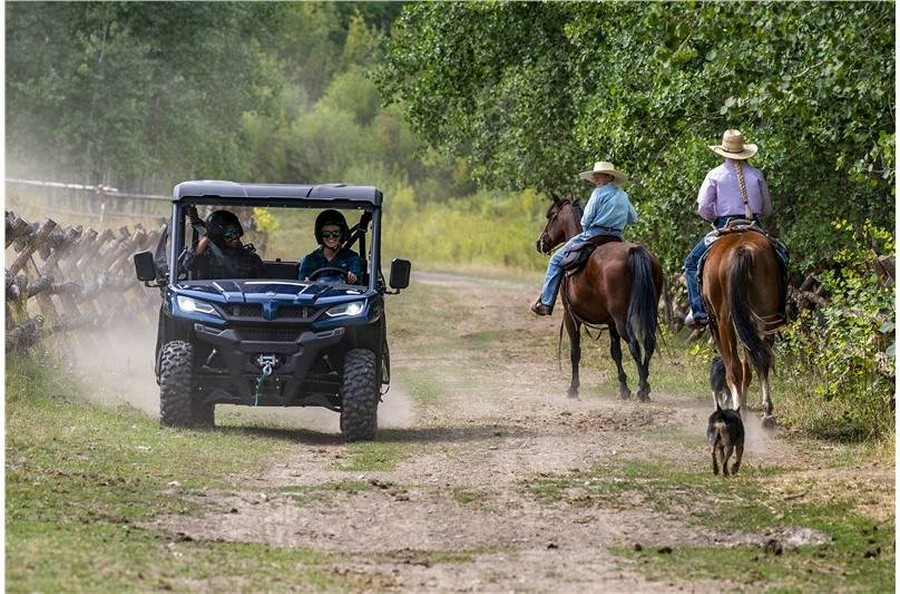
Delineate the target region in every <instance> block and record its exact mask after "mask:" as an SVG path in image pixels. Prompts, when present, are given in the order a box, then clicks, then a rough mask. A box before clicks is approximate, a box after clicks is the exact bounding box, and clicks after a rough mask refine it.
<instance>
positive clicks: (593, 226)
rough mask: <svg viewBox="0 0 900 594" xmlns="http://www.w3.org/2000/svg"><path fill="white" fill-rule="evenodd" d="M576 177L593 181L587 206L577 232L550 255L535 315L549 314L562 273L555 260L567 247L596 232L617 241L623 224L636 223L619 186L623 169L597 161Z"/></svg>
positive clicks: (624, 194) (622, 176)
mask: <svg viewBox="0 0 900 594" xmlns="http://www.w3.org/2000/svg"><path fill="white" fill-rule="evenodd" d="M578 177H580V178H581V179H583V180H585V181H589V182H593V184H594V186H595V187H594V190H593V192H591V197H590V199H589V200H588V203H587V206H585V207H584V215H583V216H582V217H581V228H582V231H581V233H578V234H577V235H575V236H574V237H572V238H571V239H569V241H567V242H566V243H565V245H563V246H562V247H561V248H560V249H558V250H557V251H556V253H555V254H553V256H552V257H551V258H550V263H549V264H548V265H547V276H546V277H545V278H544V288H543V290H542V291H541V296H540V297H539V298H538V300H537V301H535V303H534V305H532V306H531V311H533V312H534V313H536V314H537V315H539V316H549V315H550V314H552V313H553V305H554V304H555V303H556V295H557V293H558V292H559V285H560V283H561V282H562V275H563V270H562V269H561V268H560V266H559V264H560V262H561V261H562V259H563V256H564V255H565V253H566V250H567V249H568V248H569V247H571V246H572V245H575V244H577V243H581V242H584V241H586V240H587V239H589V238H591V237H596V236H598V235H607V236H611V237H614V238H616V239H618V240H619V241H621V240H622V231H623V230H624V228H625V226H626V225H630V224H633V223H637V220H638V216H637V212H635V210H634V206H632V205H631V202H630V201H629V200H628V194H626V193H625V191H624V190H622V187H621V186H622V185H623V184H624V183H625V182H626V180H627V178H626V176H625V174H624V173H621V172H619V171H616V168H615V167H614V166H613V164H612V163H609V162H607V161H597V162H596V163H594V168H593V169H592V170H591V171H583V172H581V173H579V174H578Z"/></svg>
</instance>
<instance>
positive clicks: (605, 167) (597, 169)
mask: <svg viewBox="0 0 900 594" xmlns="http://www.w3.org/2000/svg"><path fill="white" fill-rule="evenodd" d="M595 173H605V174H606V175H611V176H612V178H613V181H614V182H615V183H617V184H618V185H622V184H624V183H625V182H626V181H627V180H628V178H627V177H626V176H625V174H624V173H622V172H620V171H616V167H615V166H614V165H613V164H612V163H610V162H608V161H597V162H596V163H594V168H593V169H591V170H590V171H582V172H581V173H579V174H578V177H580V178H581V179H583V180H585V181H594V174H595Z"/></svg>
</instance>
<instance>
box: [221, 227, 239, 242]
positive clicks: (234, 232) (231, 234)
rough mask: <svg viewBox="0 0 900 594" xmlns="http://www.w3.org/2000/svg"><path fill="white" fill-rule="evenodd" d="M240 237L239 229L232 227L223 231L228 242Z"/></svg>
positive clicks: (223, 235)
mask: <svg viewBox="0 0 900 594" xmlns="http://www.w3.org/2000/svg"><path fill="white" fill-rule="evenodd" d="M240 236H241V230H240V229H238V228H237V227H230V228H228V229H225V230H224V231H222V237H223V238H224V239H225V240H226V241H231V240H233V239H237V238H238V237H240Z"/></svg>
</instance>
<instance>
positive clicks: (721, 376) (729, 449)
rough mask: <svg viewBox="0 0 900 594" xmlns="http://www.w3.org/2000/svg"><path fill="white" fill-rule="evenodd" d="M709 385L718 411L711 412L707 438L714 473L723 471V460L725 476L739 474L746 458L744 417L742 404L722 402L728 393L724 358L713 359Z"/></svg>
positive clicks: (723, 474)
mask: <svg viewBox="0 0 900 594" xmlns="http://www.w3.org/2000/svg"><path fill="white" fill-rule="evenodd" d="M709 387H710V388H711V389H712V392H713V401H715V404H716V411H715V412H714V413H712V414H711V415H709V423H708V424H707V427H706V440H707V441H708V442H709V445H710V449H711V453H712V467H713V474H714V475H717V474H719V461H720V460H721V465H722V476H723V477H728V476H729V475H734V474H737V471H738V470H739V469H740V467H741V459H742V458H743V457H744V422H743V421H742V420H741V411H740V405H738V406H739V408H738V410H731V409H728V408H722V405H721V402H723V400H724V398H725V397H726V395H727V392H726V387H725V364H724V363H723V362H722V359H721V357H716V358H715V359H713V361H712V364H711V365H710V370H709ZM732 454H734V464H732V466H731V471H730V472H729V469H728V460H729V459H731V456H732Z"/></svg>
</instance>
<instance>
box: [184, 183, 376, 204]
mask: <svg viewBox="0 0 900 594" xmlns="http://www.w3.org/2000/svg"><path fill="white" fill-rule="evenodd" d="M188 198H190V199H193V200H191V201H192V202H198V203H203V202H207V200H206V199H208V201H209V202H210V203H221V202H222V201H228V200H229V199H234V201H235V202H237V203H244V204H246V203H248V202H249V203H252V202H254V201H255V200H257V199H258V200H259V201H260V202H272V201H275V202H281V203H286V202H291V201H294V200H296V201H297V202H301V203H306V204H310V203H314V202H319V201H321V202H346V203H362V204H374V205H380V204H381V200H382V194H381V190H379V189H378V188H376V187H374V186H353V185H347V184H256V183H237V182H232V181H220V180H195V181H186V182H181V183H180V184H178V185H177V186H175V189H174V190H173V191H172V201H173V202H180V201H182V200H184V199H188ZM198 198H199V199H200V200H197V199H198Z"/></svg>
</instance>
